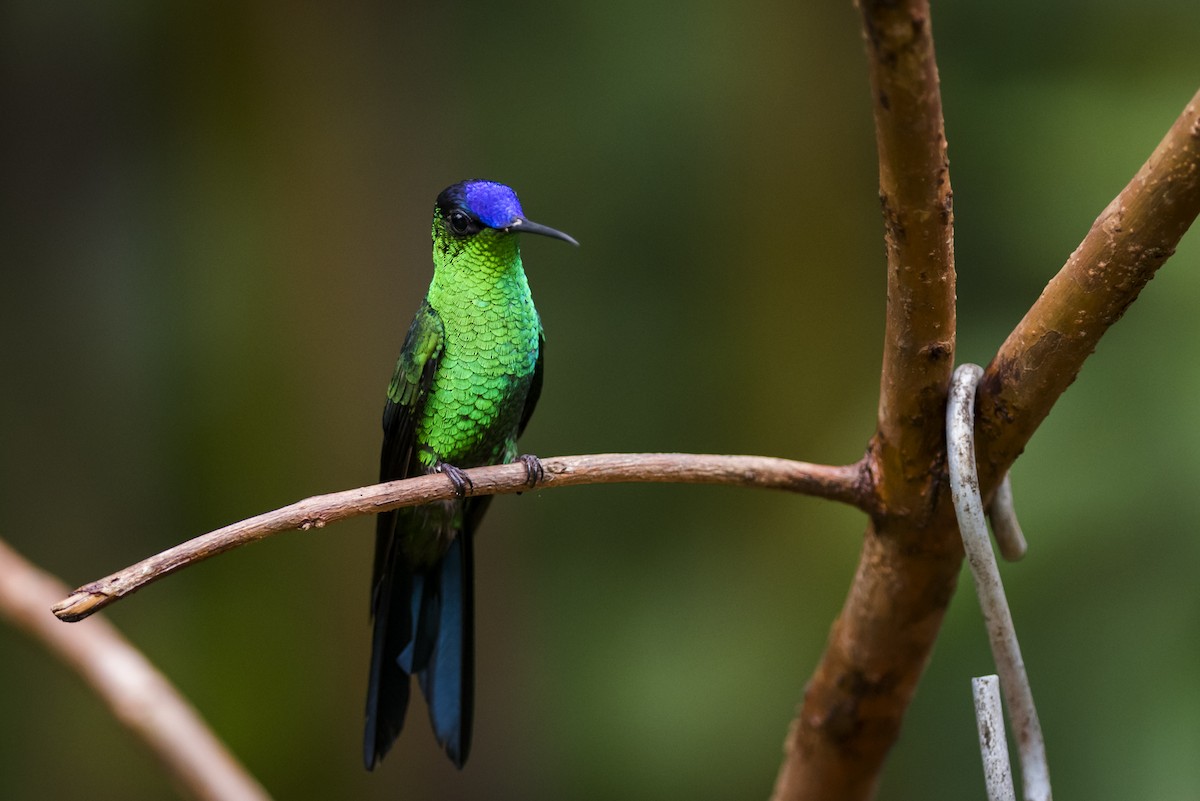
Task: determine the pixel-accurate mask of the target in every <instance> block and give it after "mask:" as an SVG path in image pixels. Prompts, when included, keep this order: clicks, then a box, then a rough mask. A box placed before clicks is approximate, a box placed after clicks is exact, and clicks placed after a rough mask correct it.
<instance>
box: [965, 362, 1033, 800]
mask: <svg viewBox="0 0 1200 801" xmlns="http://www.w3.org/2000/svg"><path fill="white" fill-rule="evenodd" d="M982 375H983V368H982V367H980V366H979V365H977V364H964V365H961V366H960V367H959V368H958V369H957V370H955V371H954V378H953V379H952V380H951V383H950V399H949V403H948V404H947V407H946V448H947V450H948V452H949V460H950V465H949V466H950V492H951V495H952V496H953V498H954V511H955V514H956V515H957V516H958V530H959V532H960V533H961V534H962V539H963V548H964V549H965V551H966V554H967V563H968V564H969V565H970V568H971V575H972V576H973V577H974V578H975V590H976V592H977V593H978V595H979V605H980V607H982V609H983V619H984V623H986V625H987V630H988V640H989V641H990V643H991V646H992V658H993V660H994V661H995V663H996V672H997V673H999V674H1000V687H1001V689H1002V690H1003V691H1004V699H1005V701H1006V702H1007V703H1008V714H1009V717H1010V718H1011V719H1012V723H1013V730H1014V734H1015V736H1016V740H1017V751H1018V754H1019V755H1020V758H1021V777H1022V780H1023V782H1022V784H1023V789H1024V797H1025V799H1026V801H1051V795H1050V769H1049V766H1048V765H1047V763H1046V743H1045V740H1044V739H1043V737H1042V727H1041V724H1040V723H1038V716H1037V709H1036V708H1035V707H1034V703H1033V692H1032V691H1031V690H1030V688H1029V677H1028V676H1027V675H1026V673H1025V663H1024V661H1023V660H1022V659H1021V646H1020V645H1019V644H1018V643H1017V632H1016V629H1015V628H1014V627H1013V621H1012V613H1011V612H1010V611H1009V609H1008V600H1007V599H1006V598H1005V596H1004V584H1003V583H1002V582H1001V580H1000V570H999V568H998V567H997V566H996V556H995V554H994V553H993V552H992V543H991V540H990V539H989V538H988V530H987V521H986V520H985V519H984V516H983V500H982V498H981V497H980V494H979V474H978V472H977V470H976V468H975V388H976V386H977V385H978V383H979V378H980V376H982Z"/></svg>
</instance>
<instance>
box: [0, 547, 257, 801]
mask: <svg viewBox="0 0 1200 801" xmlns="http://www.w3.org/2000/svg"><path fill="white" fill-rule="evenodd" d="M66 590H67V588H66V586H65V585H63V584H62V583H60V582H59V581H58V580H57V579H55V578H54V577H53V576H51V575H49V574H48V573H45V572H43V571H41V570H39V569H37V568H36V567H34V566H33V565H31V564H30V563H29V562H27V561H26V560H25V559H23V558H21V556H20V555H19V554H18V553H17V552H16V551H14V550H12V548H10V547H9V546H8V545H7V544H5V543H4V542H3V541H2V540H0V618H4V619H7V620H8V621H9V622H10V623H12V624H13V625H14V626H16V627H17V628H19V629H21V630H23V631H25V632H26V633H27V634H29V636H31V637H33V638H34V639H35V640H37V641H38V642H40V643H42V644H43V645H45V646H46V648H47V649H49V650H50V652H51V653H53V654H55V655H56V656H57V657H58V658H59V659H61V660H62V661H63V662H65V663H67V664H68V665H70V666H71V667H72V668H73V669H74V670H75V671H76V672H77V673H79V675H80V676H82V677H83V679H84V681H86V682H87V683H88V684H89V685H90V686H91V687H92V689H93V690H94V691H95V692H96V694H97V695H99V696H100V698H101V699H102V700H103V701H104V702H105V703H106V704H108V707H109V708H110V709H111V710H112V713H113V715H114V716H115V717H116V718H117V720H119V721H121V723H123V724H124V725H125V726H126V727H127V728H129V729H130V730H131V731H132V732H133V733H134V734H136V735H137V736H138V737H140V738H141V739H142V741H143V742H145V743H146V745H148V746H149V747H150V750H151V751H152V752H153V753H154V754H155V756H157V757H158V759H159V760H160V761H161V762H162V763H163V764H164V765H165V766H166V767H167V769H168V770H169V771H170V772H171V774H172V775H173V776H174V777H175V779H176V780H177V782H178V783H179V785H180V786H181V787H182V788H183V789H184V790H185V791H186V792H187V794H188V795H190V796H192V797H194V798H199V799H210V800H211V801H262V800H263V799H266V798H267V797H268V796H267V794H266V792H265V791H264V790H263V789H262V787H261V786H260V785H259V784H258V782H256V781H255V780H254V778H253V777H252V776H250V774H248V773H247V772H246V771H245V769H244V768H243V767H242V766H241V765H240V764H239V763H238V761H237V760H236V759H234V757H233V755H232V754H230V753H229V752H228V751H227V750H226V749H225V746H224V745H222V744H221V741H220V740H218V739H217V737H216V735H214V734H213V733H212V732H211V731H210V730H209V729H208V727H207V726H206V725H205V723H204V721H203V720H202V719H201V718H200V715H199V714H198V713H197V712H196V710H195V709H193V708H192V706H191V705H190V704H188V702H187V701H185V700H184V699H183V698H182V697H181V696H180V695H179V693H178V692H177V691H176V690H175V688H174V687H173V686H172V685H171V684H170V682H168V681H167V680H166V679H165V678H164V677H163V675H162V674H161V673H159V672H158V671H157V670H156V669H155V668H154V666H153V665H151V664H150V662H149V661H148V660H147V659H146V658H145V657H144V656H142V654H141V652H139V651H138V650H137V649H136V648H134V647H133V646H132V645H131V644H130V643H129V642H128V641H127V640H126V639H125V638H124V637H122V636H121V634H120V632H118V631H117V630H116V628H115V627H114V626H113V625H112V624H110V623H109V622H108V621H107V620H104V619H102V618H97V619H95V620H92V621H89V622H88V623H87V624H86V625H83V626H78V627H71V628H67V627H64V626H60V625H58V621H56V620H55V619H54V618H52V617H51V616H50V615H48V614H46V607H47V606H49V605H50V604H51V603H53V602H54V600H55V599H56V598H61V597H62V596H63V593H65V592H66ZM10 725H11V722H10ZM10 736H19V733H18V732H11V731H10Z"/></svg>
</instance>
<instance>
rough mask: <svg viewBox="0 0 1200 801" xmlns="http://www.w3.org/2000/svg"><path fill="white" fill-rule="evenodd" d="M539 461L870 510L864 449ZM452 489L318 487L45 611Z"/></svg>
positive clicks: (509, 487)
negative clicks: (844, 461) (807, 456)
mask: <svg viewBox="0 0 1200 801" xmlns="http://www.w3.org/2000/svg"><path fill="white" fill-rule="evenodd" d="M542 468H543V469H544V471H545V473H544V475H543V477H542V479H541V480H540V481H539V482H538V485H537V486H538V488H539V489H540V488H549V487H567V486H573V485H576V484H617V483H624V482H659V483H674V484H728V485H732V486H740V487H760V488H764V489H780V490H788V491H790V492H796V493H800V494H803V495H815V496H818V497H821V498H828V499H830V500H836V501H841V502H843V503H847V504H850V505H852V506H856V507H858V508H860V509H862V510H864V511H866V512H868V513H872V512H874V511H875V509H874V506H873V503H874V492H873V486H872V483H871V474H870V472H869V471H868V469H867V463H866V460H865V459H864V460H863V461H860V462H858V463H857V464H852V465H845V466H840V467H831V466H828V465H817V464H809V463H808V462H796V461H792V460H790V459H775V458H772V457H768V456H714V455H708V454H692V453H602V454H591V455H587V456H558V457H553V458H549V459H543V460H542ZM465 472H466V474H467V476H468V477H469V478H470V479H471V482H472V488H471V489H470V490H468V493H467V494H468V495H504V494H512V493H519V492H524V491H527V490H529V488H530V487H529V484H528V479H527V477H526V472H525V466H524V465H523V464H520V463H514V464H506V465H493V466H491V467H476V468H472V469H470V470H466V471H465ZM453 497H454V492H453V487H452V485H451V483H450V481H449V480H448V479H447V478H445V477H444V476H440V475H428V476H419V477H417V478H409V479H404V480H402V481H391V482H388V483H386V484H374V485H372V486H369V487H362V488H360V489H353V490H346V491H344V492H335V493H331V494H328V495H317V496H314V497H312V498H307V499H305V500H302V501H298V502H296V503H294V504H292V505H290V506H285V507H283V508H282V509H276V510H275V511H273V512H267V513H266V514H261V515H258V516H257V517H251V518H248V519H246V520H242V521H240V522H237V523H233V524H232V525H228V526H225V527H224V528H220V529H217V530H216V531H213V532H210V533H208V534H204V535H201V536H199V537H196V538H195V539H192V540H188V541H187V542H185V543H182V544H180V545H177V546H175V547H174V548H170V549H168V550H166V551H163V552H162V553H159V554H157V555H155V556H151V557H150V558H149V559H145V560H143V561H141V562H138V563H137V564H136V565H132V566H131V567H127V568H125V569H124V570H121V571H118V572H116V573H113V574H112V575H111V576H108V577H106V578H102V579H100V580H99V581H94V582H92V583H90V584H85V585H84V586H82V587H80V588H79V589H77V590H75V592H74V593H72V594H71V596H70V597H69V598H66V599H64V600H62V601H59V602H58V603H56V604H54V606H53V607H52V611H53V612H54V614H55V615H56V616H57V617H58V618H59V619H60V620H65V621H67V622H75V621H77V620H82V619H83V618H85V617H87V616H88V615H90V614H92V613H93V612H95V611H97V610H99V609H102V608H104V607H105V606H108V605H109V604H110V603H112V602H113V601H116V600H118V599H119V598H122V597H124V596H126V595H129V594H130V593H132V592H136V591H137V590H139V589H141V588H142V587H144V586H146V585H147V584H149V583H151V582H153V581H157V580H158V579H160V578H162V577H163V576H166V575H168V574H170V573H173V572H175V571H176V570H179V569H180V568H183V567H187V566H188V565H191V564H195V563H196V562H200V561H203V560H205V559H208V558H209V557H212V556H216V555H217V554H221V553H224V552H226V551H228V550H231V549H233V548H236V547H238V546H240V545H246V544H247V543H251V542H256V541H257V540H261V539H263V538H265V537H268V536H270V535H272V534H278V533H280V532H282V531H289V530H292V529H309V528H320V527H322V526H324V525H326V524H327V523H333V522H335V521H338V520H345V519H346V518H348V517H355V516H358V515H365V514H377V513H379V512H385V511H387V510H389V509H396V508H399V507H401V506H416V505H418V504H422V503H428V502H430V501H444V500H449V499H451V498H453Z"/></svg>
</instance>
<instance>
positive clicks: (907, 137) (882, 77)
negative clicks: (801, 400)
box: [859, 0, 955, 514]
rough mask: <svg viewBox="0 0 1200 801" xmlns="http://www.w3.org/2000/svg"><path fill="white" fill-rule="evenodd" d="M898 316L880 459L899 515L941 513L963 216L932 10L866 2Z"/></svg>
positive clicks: (883, 489) (891, 309) (888, 342)
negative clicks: (935, 506)
mask: <svg viewBox="0 0 1200 801" xmlns="http://www.w3.org/2000/svg"><path fill="white" fill-rule="evenodd" d="M859 7H860V10H861V12H862V29H863V38H864V39H865V40H866V46H867V61H868V66H869V73H870V78H871V93H872V97H873V101H874V102H873V106H874V112H875V139H876V143H877V146H878V151H879V201H880V203H881V204H882V207H883V220H884V242H885V244H886V248H887V317H886V330H885V333H884V348H883V369H882V371H881V375H880V394H879V423H878V429H877V432H876V434H875V439H874V441H873V442H872V452H873V453H874V455H875V458H876V459H877V460H878V462H879V469H878V475H879V493H880V501H881V503H882V505H883V507H884V508H885V509H886V510H888V511H889V512H894V513H897V514H907V513H909V512H910V511H917V510H920V509H922V508H924V509H928V508H929V507H930V506H931V505H932V493H931V492H930V486H931V483H932V481H933V476H934V474H935V471H933V470H931V467H932V466H933V465H935V464H936V463H937V462H938V461H939V460H940V459H941V454H942V451H943V449H942V437H941V433H940V425H941V421H942V419H943V417H944V415H945V407H946V391H947V388H948V387H949V386H950V373H951V371H952V370H953V368H954V334H955V329H954V317H955V312H954V283H955V282H954V235H953V231H954V228H953V223H954V215H953V208H952V202H951V192H950V167H949V163H948V161H947V158H946V135H945V127H944V124H943V121H942V99H941V94H940V91H939V88H938V72H937V63H936V62H935V60H934V52H933V35H932V31H931V29H930V18H929V4H928V2H927V0H903V1H902V2H894V1H893V0H888V2H880V1H879V0H862V2H860V3H859Z"/></svg>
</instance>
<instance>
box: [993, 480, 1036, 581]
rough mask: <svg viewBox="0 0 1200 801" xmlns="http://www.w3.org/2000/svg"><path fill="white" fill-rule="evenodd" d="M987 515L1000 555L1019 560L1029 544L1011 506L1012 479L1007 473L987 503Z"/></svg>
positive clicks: (1012, 560)
mask: <svg viewBox="0 0 1200 801" xmlns="http://www.w3.org/2000/svg"><path fill="white" fill-rule="evenodd" d="M987 516H988V519H989V520H991V521H992V536H994V537H995V538H996V545H997V546H998V547H999V548H1000V555H1001V556H1003V557H1004V558H1005V559H1007V560H1008V561H1009V562H1018V561H1020V560H1021V558H1022V557H1024V556H1025V552H1026V551H1028V550H1029V544H1028V543H1027V542H1025V534H1024V532H1022V531H1021V524H1020V523H1019V522H1017V510H1016V509H1014V508H1013V494H1012V479H1011V478H1009V475H1008V473H1005V474H1004V480H1003V481H1001V482H1000V486H999V487H997V488H996V494H995V495H993V496H992V502H991V503H989V504H988V508H987Z"/></svg>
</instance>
